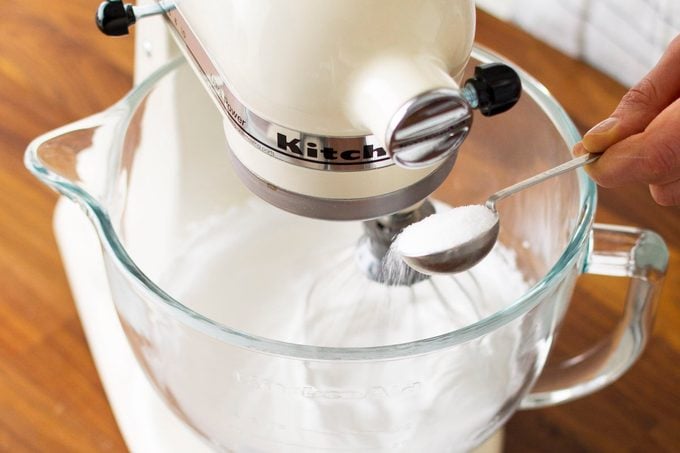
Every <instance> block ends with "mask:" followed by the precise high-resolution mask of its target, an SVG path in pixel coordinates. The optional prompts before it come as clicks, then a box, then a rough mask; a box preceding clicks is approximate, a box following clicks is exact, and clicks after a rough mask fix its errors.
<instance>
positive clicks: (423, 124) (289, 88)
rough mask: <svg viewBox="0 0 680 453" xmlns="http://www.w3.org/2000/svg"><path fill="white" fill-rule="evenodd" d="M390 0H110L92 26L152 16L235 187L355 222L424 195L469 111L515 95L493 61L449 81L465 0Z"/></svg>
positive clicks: (115, 28) (469, 10) (461, 135)
mask: <svg viewBox="0 0 680 453" xmlns="http://www.w3.org/2000/svg"><path fill="white" fill-rule="evenodd" d="M387 3H389V5H388V4H387ZM397 3H398V4H396V3H395V0H389V1H388V0H334V1H330V2H315V1H309V0H288V1H281V0H248V1H241V0H183V1H174V2H172V1H160V2H157V3H153V2H151V3H146V4H142V5H141V6H132V5H127V4H124V3H122V1H120V0H109V1H106V2H104V3H102V5H101V6H100V8H99V10H98V14H97V23H98V25H99V27H100V28H101V29H102V31H104V32H105V33H106V34H109V35H122V34H126V33H127V32H128V27H129V26H130V25H132V24H134V23H135V22H136V21H137V20H139V19H141V18H142V17H145V16H148V15H153V14H163V15H164V16H165V17H166V19H167V22H168V24H169V25H170V27H169V28H170V29H171V30H172V32H173V35H174V36H175V38H176V41H177V43H178V44H179V47H180V48H181V49H182V50H183V51H184V54H185V55H186V56H187V57H188V60H189V61H190V62H191V63H192V65H193V67H194V69H195V70H196V72H197V74H199V76H200V78H201V80H202V81H203V82H204V85H205V87H206V89H207V90H208V92H209V93H210V94H211V95H212V98H213V100H214V101H215V103H216V105H217V107H218V108H219V109H220V111H221V112H222V113H223V116H224V118H225V121H224V128H225V134H226V136H227V140H228V143H229V147H230V151H231V154H232V157H233V163H234V167H235V169H236V171H237V173H238V174H239V176H240V177H241V179H242V181H243V182H244V183H245V185H246V186H248V187H249V188H250V190H252V191H253V192H255V193H256V194H257V195H259V196H260V197H261V198H263V199H265V200H266V201H268V202H269V203H271V204H273V205H275V206H277V207H280V208H282V209H284V210H287V211H290V212H293V213H295V214H299V215H304V216H307V217H314V218H322V219H330V220H366V219H374V218H378V217H381V216H385V215H389V214H392V213H395V212H399V211H402V210H404V209H406V208H408V207H410V206H413V205H417V204H418V203H420V202H421V201H422V200H423V199H425V198H426V197H427V196H428V195H429V194H430V193H432V192H433V191H434V190H435V189H436V188H437V187H438V186H439V185H440V184H441V183H442V182H443V181H444V179H445V178H446V177H447V176H448V174H449V172H450V171H451V169H452V168H453V165H454V163H455V160H456V157H457V154H458V150H459V147H460V145H461V144H462V143H463V141H464V140H465V138H466V136H467V134H468V133H469V131H470V127H471V125H472V118H473V116H472V110H473V109H474V108H478V109H479V110H480V112H481V113H483V114H484V115H492V114H496V113H500V112H501V111H505V110H507V109H508V108H510V107H512V105H514V103H515V102H516V101H517V99H518V98H519V93H520V91H521V86H520V82H519V78H518V76H517V75H516V74H515V72H514V71H513V70H512V69H510V68H509V67H507V66H504V65H500V64H491V65H487V66H483V67H479V68H477V72H476V74H475V77H474V78H473V79H470V80H468V81H467V82H466V83H465V84H464V85H462V86H461V84H460V83H459V82H460V81H461V80H460V79H461V77H462V69H463V67H464V66H465V64H466V63H467V60H468V58H469V54H470V51H471V48H472V42H473V37H474V36H473V35H474V2H473V1H472V0H424V1H422V2H411V1H410V0H397Z"/></svg>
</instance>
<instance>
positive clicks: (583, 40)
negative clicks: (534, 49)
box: [478, 0, 680, 86]
mask: <svg viewBox="0 0 680 453" xmlns="http://www.w3.org/2000/svg"><path fill="white" fill-rule="evenodd" d="M478 3H479V6H481V7H483V8H486V9H488V10H489V11H491V12H492V13H494V14H497V15H498V16H499V17H501V18H504V19H507V20H511V21H513V22H515V23H517V24H518V25H519V26H521V27H522V28H524V29H526V30H527V31H529V32H530V33H532V34H534V35H536V36H537V37H539V38H541V39H542V40H544V41H546V42H547V43H548V44H550V45H552V46H554V47H556V48H558V49H560V50H562V51H563V52H565V53H567V54H569V55H572V56H575V57H579V58H581V59H583V60H585V61H587V62H588V63H590V64H592V65H593V66H595V67H597V68H599V69H601V70H602V71H604V72H606V73H608V74H609V75H611V76H612V77H614V78H616V79H617V80H619V81H620V82H622V83H624V84H625V85H629V86H630V85H632V84H634V83H635V82H637V81H638V80H640V78H642V76H644V74H645V73H646V72H647V71H648V70H649V69H650V68H651V67H652V66H653V65H654V64H655V63H656V61H657V60H658V59H659V57H660V56H661V54H662V53H663V51H664V49H665V48H666V46H667V45H668V43H669V42H670V41H671V40H672V39H673V37H675V36H677V35H678V34H680V0H479V1H478Z"/></svg>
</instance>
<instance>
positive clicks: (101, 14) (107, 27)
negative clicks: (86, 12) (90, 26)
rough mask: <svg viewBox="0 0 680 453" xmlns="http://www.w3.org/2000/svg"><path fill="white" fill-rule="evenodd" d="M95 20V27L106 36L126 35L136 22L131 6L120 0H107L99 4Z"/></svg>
mask: <svg viewBox="0 0 680 453" xmlns="http://www.w3.org/2000/svg"><path fill="white" fill-rule="evenodd" d="M96 20H97V27H99V29H100V30H101V31H102V33H104V34H105V35H108V36H123V35H127V34H128V33H130V26H131V25H134V23H135V22H137V18H136V17H135V12H134V8H133V6H132V5H130V4H127V5H126V4H124V3H123V2H122V0H107V1H105V2H103V3H102V4H101V5H99V8H98V9H97V17H96Z"/></svg>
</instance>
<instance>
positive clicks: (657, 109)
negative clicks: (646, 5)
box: [583, 35, 680, 153]
mask: <svg viewBox="0 0 680 453" xmlns="http://www.w3.org/2000/svg"><path fill="white" fill-rule="evenodd" d="M678 62H680V35H678V36H677V37H676V38H675V39H674V40H673V41H672V42H671V44H670V45H669V47H668V49H667V50H666V52H665V53H664V55H663V56H662V57H661V59H660V60H659V62H658V63H657V64H656V66H655V67H654V68H653V69H652V70H651V71H650V72H649V74H647V75H646V76H645V77H644V78H643V79H642V80H641V81H640V82H639V83H638V84H637V85H635V86H634V87H633V88H631V89H630V91H628V93H626V95H625V96H624V97H623V99H621V102H620V103H619V105H618V106H617V107H616V110H614V113H612V115H611V116H610V117H609V118H607V119H605V120H604V121H602V122H601V123H599V124H598V125H596V126H595V127H593V128H592V129H591V130H589V131H588V132H586V134H585V136H584V137H583V147H584V148H585V150H586V151H588V152H591V153H598V152H602V151H604V150H606V149H607V148H609V147H610V146H612V145H613V144H615V143H618V142H620V141H621V140H624V139H626V138H628V137H630V136H632V135H634V134H638V133H640V132H642V131H644V130H645V129H646V128H647V126H648V125H649V124H650V123H651V122H652V120H653V119H654V118H655V117H656V116H657V115H658V114H659V113H661V112H662V111H663V110H664V109H665V108H666V107H668V106H669V105H670V104H671V103H672V102H673V101H674V100H676V99H677V98H678V97H680V64H678Z"/></svg>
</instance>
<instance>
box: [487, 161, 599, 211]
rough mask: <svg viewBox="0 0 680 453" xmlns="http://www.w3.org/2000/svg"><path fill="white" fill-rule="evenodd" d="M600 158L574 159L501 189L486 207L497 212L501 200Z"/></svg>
mask: <svg viewBox="0 0 680 453" xmlns="http://www.w3.org/2000/svg"><path fill="white" fill-rule="evenodd" d="M599 158H600V154H592V153H591V154H584V155H583V156H579V157H577V158H575V159H572V160H570V161H568V162H565V163H563V164H561V165H558V166H557V167H554V168H551V169H550V170H546V171H544V172H542V173H539V174H537V175H535V176H532V177H530V178H527V179H525V180H524V181H520V182H518V183H516V184H513V185H511V186H510V187H506V188H505V189H501V190H499V191H498V192H496V193H495V194H493V195H491V196H490V197H489V199H488V200H487V201H486V206H487V207H488V208H489V209H491V210H493V211H495V210H496V202H497V201H499V200H502V199H503V198H506V197H509V196H510V195H513V194H515V193H517V192H519V191H520V190H524V189H527V188H529V187H531V186H534V185H536V184H538V183H541V182H543V181H545V180H546V179H550V178H552V177H554V176H559V175H561V174H563V173H566V172H568V171H571V170H574V169H576V168H579V167H582V166H584V165H588V164H591V163H593V162H595V161H596V160H597V159H599Z"/></svg>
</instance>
